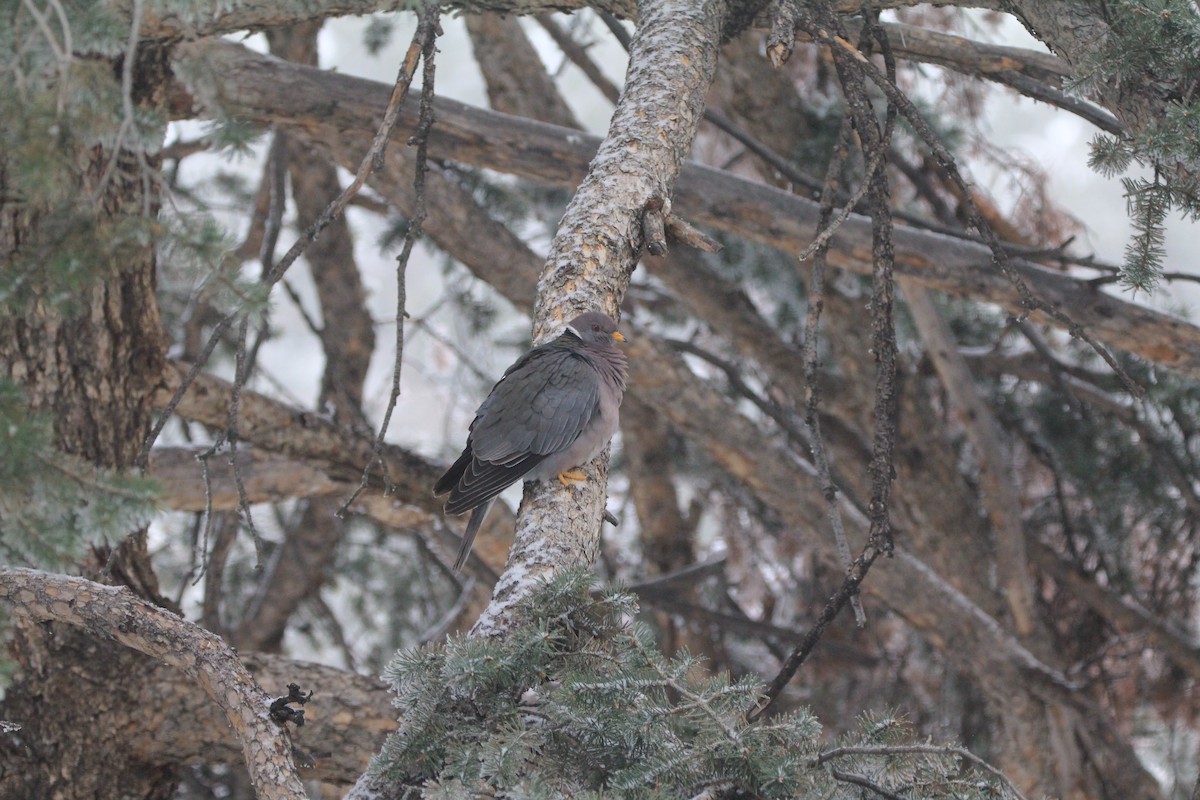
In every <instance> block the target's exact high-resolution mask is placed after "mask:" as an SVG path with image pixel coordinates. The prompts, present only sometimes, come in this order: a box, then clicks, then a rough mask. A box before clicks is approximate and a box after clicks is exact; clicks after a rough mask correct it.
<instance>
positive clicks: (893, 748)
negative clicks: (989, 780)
mask: <svg viewBox="0 0 1200 800" xmlns="http://www.w3.org/2000/svg"><path fill="white" fill-rule="evenodd" d="M914 753H921V754H927V755H940V756H956V757H958V758H961V759H963V760H965V761H970V762H971V763H972V764H974V765H975V766H977V767H979V768H980V769H982V770H984V771H985V772H988V773H990V774H992V775H993V776H995V777H996V778H998V779H999V780H1000V781H1001V782H1002V783H1003V784H1004V785H1005V786H1006V787H1007V788H1008V790H1009V791H1010V792H1012V793H1013V795H1014V796H1015V797H1017V799H1018V800H1025V795H1023V794H1021V792H1020V790H1019V789H1017V787H1016V786H1014V785H1013V783H1012V781H1010V780H1009V779H1008V777H1007V776H1006V775H1005V774H1004V773H1003V772H1001V771H1000V770H998V769H996V768H995V767H993V766H992V765H991V764H989V763H988V762H987V761H984V760H983V759H982V758H980V757H979V756H977V755H975V754H974V753H972V752H971V751H970V750H967V749H966V748H965V747H953V746H950V745H933V744H901V745H848V746H846V747H835V748H834V749H832V750H826V751H825V752H823V753H821V754H820V755H818V756H817V757H816V758H815V759H813V762H812V763H813V765H814V766H816V765H820V764H824V763H826V762H827V761H832V760H833V759H835V758H841V757H842V756H872V755H882V756H895V755H910V754H914Z"/></svg>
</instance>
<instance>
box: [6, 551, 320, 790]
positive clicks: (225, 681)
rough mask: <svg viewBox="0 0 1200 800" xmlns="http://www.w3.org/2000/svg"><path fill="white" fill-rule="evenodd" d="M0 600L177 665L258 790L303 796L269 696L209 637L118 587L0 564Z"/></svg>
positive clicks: (27, 614) (18, 611)
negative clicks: (221, 717) (230, 738)
mask: <svg viewBox="0 0 1200 800" xmlns="http://www.w3.org/2000/svg"><path fill="white" fill-rule="evenodd" d="M0 600H3V601H4V602H5V604H6V605H7V606H8V607H9V609H10V611H11V612H12V613H13V614H15V615H16V616H17V617H20V618H25V619H28V620H33V621H36V622H63V623H67V624H68V625H75V626H78V627H81V628H84V629H85V630H87V631H89V632H90V633H91V634H92V635H93V636H96V637H98V638H102V639H105V638H111V639H115V640H116V641H118V642H120V643H121V644H123V645H125V646H126V647H130V648H132V649H134V650H137V651H139V652H141V653H145V654H146V655H148V656H151V657H153V658H156V659H158V660H159V661H162V662H163V663H164V664H168V665H170V666H172V667H175V668H177V669H179V670H181V671H183V672H184V673H185V674H187V675H188V676H189V677H190V678H192V679H193V680H194V681H195V682H196V683H197V684H199V686H200V688H201V689H203V691H204V693H205V694H207V695H208V697H210V698H211V699H212V701H213V702H214V703H216V704H217V705H218V706H219V707H220V708H221V709H222V711H223V712H224V713H225V718H226V720H227V721H228V723H229V725H230V727H232V728H233V731H234V734H235V735H236V736H237V738H238V739H239V741H240V742H241V748H242V754H243V756H244V758H245V762H246V767H247V768H248V769H249V770H250V776H251V779H252V780H253V782H254V786H255V789H256V791H257V792H258V796H259V797H260V798H262V800H287V799H288V798H292V799H293V800H303V798H305V797H307V796H308V795H307V794H306V793H305V791H304V787H303V785H302V784H301V783H300V779H299V778H298V777H297V775H296V767H295V765H294V764H293V763H292V751H291V744H290V742H289V740H288V735H287V733H286V732H285V731H284V729H283V728H282V727H281V726H280V725H279V724H278V723H276V722H274V721H273V720H272V719H271V718H270V716H269V713H268V708H269V706H270V704H271V699H270V698H269V697H268V696H267V695H266V694H265V693H264V692H263V691H262V690H261V689H260V688H259V687H258V685H257V684H256V683H255V681H254V679H253V678H252V677H251V676H250V674H249V673H248V672H247V671H246V669H245V667H243V666H242V664H241V663H240V662H239V661H238V659H237V656H236V655H235V654H234V652H233V650H231V649H230V648H229V646H228V645H226V644H225V642H223V641H222V640H221V639H220V638H219V637H217V636H216V635H214V634H212V633H209V632H208V631H206V630H204V629H203V628H200V627H199V626H196V625H193V624H192V623H190V622H187V621H186V620H184V619H182V618H181V617H179V616H177V615H175V614H173V613H171V612H170V611H167V610H165V609H163V608H160V607H158V606H156V605H154V604H153V603H149V602H147V601H145V600H142V599H141V598H139V597H136V596H135V595H134V594H133V593H132V592H131V591H129V590H128V589H126V588H124V587H114V586H105V585H103V584H99V583H95V582H93V581H89V580H85V579H83V578H72V577H68V576H65V575H54V574H51V573H47V572H39V571H37V570H30V569H14V568H7V567H6V568H2V569H0Z"/></svg>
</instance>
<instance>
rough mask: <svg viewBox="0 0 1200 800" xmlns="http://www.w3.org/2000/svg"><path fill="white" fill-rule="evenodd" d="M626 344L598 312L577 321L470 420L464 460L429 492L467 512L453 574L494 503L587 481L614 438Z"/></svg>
mask: <svg viewBox="0 0 1200 800" xmlns="http://www.w3.org/2000/svg"><path fill="white" fill-rule="evenodd" d="M614 341H616V342H623V341H625V337H624V336H622V335H621V334H620V333H619V332H618V331H617V324H616V323H615V322H613V321H612V319H611V318H610V317H609V316H608V315H606V314H602V313H600V312H598V311H589V312H587V313H586V314H580V315H579V316H578V317H576V318H575V319H574V320H572V321H571V323H570V324H569V325H567V329H566V330H565V331H564V332H563V333H562V335H561V336H559V337H558V338H557V339H555V340H554V341H552V342H547V343H546V344H543V345H541V346H539V347H535V348H533V349H532V350H530V351H529V352H528V353H526V354H525V355H523V356H521V357H520V358H519V359H517V362H516V363H515V364H513V365H512V366H511V367H509V368H508V369H507V370H506V371H505V373H504V377H502V378H501V379H500V381H499V382H498V383H497V384H496V385H495V386H493V387H492V391H491V394H489V395H488V397H487V399H486V400H484V401H483V404H482V405H481V406H479V410H478V411H476V412H475V420H474V421H473V422H472V423H471V428H470V433H469V434H467V446H466V448H464V449H463V452H462V455H461V456H459V457H458V460H457V461H455V462H454V465H453V466H451V467H450V469H448V470H446V474H445V475H443V476H442V477H441V478H440V479H439V480H438V482H437V484H436V485H434V487H433V493H434V494H435V495H442V494H446V493H447V492H449V493H450V497H449V498H447V500H446V513H447V514H462V513H465V512H467V511H470V512H471V519H470V520H469V521H468V522H467V531H466V533H464V534H463V541H462V547H461V548H460V549H459V551H458V558H457V559H456V560H455V562H454V570H455V571H456V572H457V571H458V570H459V569H461V568H462V565H463V562H464V561H466V559H467V554H468V553H470V552H471V544H472V543H473V542H474V541H475V534H476V533H478V532H479V526H480V525H482V524H483V520H484V518H485V517H486V516H487V513H488V510H489V509H490V508H491V507H492V502H493V501H494V500H495V499H496V496H497V495H499V494H500V493H501V492H502V491H504V490H505V489H507V488H508V487H509V486H511V485H512V484H514V483H516V482H517V480H519V479H521V478H524V479H525V480H530V481H532V480H548V479H550V478H557V479H558V480H559V481H560V482H561V483H562V484H563V485H570V484H572V483H580V482H582V481H584V480H586V479H587V477H586V476H585V475H584V474H583V471H582V470H579V469H576V468H577V467H580V466H582V465H584V464H586V463H588V462H589V461H591V460H592V459H593V458H595V457H596V456H597V455H599V454H600V451H601V450H603V449H604V446H605V445H607V444H608V440H609V439H611V438H612V435H613V434H614V433H615V432H616V430H617V414H618V411H619V409H620V406H621V398H622V397H623V396H624V395H625V372H626V366H627V363H628V362H627V361H626V359H625V354H624V353H622V352H621V351H620V350H618V349H617V348H616V347H615V346H614V345H613V342H614Z"/></svg>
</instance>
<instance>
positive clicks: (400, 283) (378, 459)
mask: <svg viewBox="0 0 1200 800" xmlns="http://www.w3.org/2000/svg"><path fill="white" fill-rule="evenodd" d="M440 15H441V4H440V3H430V4H428V5H424V6H422V7H421V9H420V10H419V11H418V12H417V31H418V32H419V33H420V34H421V58H422V61H423V64H424V65H423V68H422V73H421V106H420V117H419V119H418V121H417V130H416V132H415V133H414V134H413V135H412V138H411V139H409V144H410V145H413V144H415V145H416V147H417V154H416V164H415V172H414V174H413V195H414V199H413V207H414V210H413V215H412V217H411V218H410V219H409V221H408V229H407V230H406V231H405V232H404V247H403V248H401V250H400V255H399V256H398V257H397V258H396V355H395V361H394V362H393V364H392V390H391V393H390V394H389V396H388V404H387V409H386V410H385V411H384V414H383V421H382V422H381V423H380V425H379V433H378V435H376V437H375V444H374V445H373V446H372V448H371V458H370V460H368V461H367V463H366V465H365V466H364V467H363V472H362V479H361V480H360V481H359V485H358V488H357V489H355V490H354V492H353V493H352V494H351V495H350V497H349V498H347V499H346V501H345V502H344V503H342V505H341V507H340V508H339V509H338V510H337V515H338V516H339V517H341V516H344V515H345V513H346V510H347V509H348V508H349V507H350V506H351V505H352V504H353V503H354V501H355V500H357V499H358V496H359V495H360V494H362V492H363V490H365V489H366V488H367V483H368V482H369V481H370V478H371V468H372V467H373V466H374V465H375V464H376V463H378V464H379V465H380V466H381V467H382V468H383V471H384V482H385V484H386V485H387V486H388V487H389V488H388V489H386V490H385V491H390V483H391V479H390V478H389V477H388V474H387V462H386V461H384V458H383V439H384V437H385V436H386V435H387V429H388V425H389V424H390V423H391V420H392V413H393V412H394V411H395V410H396V402H397V400H398V399H399V398H400V369H401V366H402V364H403V361H404V318H405V316H407V314H406V312H405V310H404V307H405V305H406V304H407V293H406V290H405V273H406V272H407V270H408V261H409V258H410V257H411V256H412V251H413V247H414V246H415V245H416V243H417V240H418V239H420V238H421V235H422V227H423V226H424V224H425V214H426V202H425V174H426V172H427V170H428V154H429V129H430V128H431V127H432V126H433V97H434V92H433V89H434V80H435V76H436V62H435V55H436V53H437V37H438V36H439V35H440V34H441V26H440V24H439V16H440ZM414 42H415V37H414ZM380 165H381V164H380Z"/></svg>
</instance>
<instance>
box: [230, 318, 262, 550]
mask: <svg viewBox="0 0 1200 800" xmlns="http://www.w3.org/2000/svg"><path fill="white" fill-rule="evenodd" d="M249 324H250V318H249V317H245V316H244V317H242V320H241V322H240V323H238V340H237V361H236V366H235V368H234V381H233V387H232V389H231V390H230V393H229V421H228V423H227V424H226V436H227V438H228V440H229V466H231V467H233V482H234V485H236V486H237V493H238V511H239V512H240V513H241V515H242V519H244V520H245V522H246V529H247V530H249V531H250V538H251V539H252V540H253V541H254V571H255V572H262V570H263V568H264V557H265V556H266V544H265V543H264V542H263V538H262V535H261V534H259V532H258V528H257V527H255V525H254V515H253V514H251V513H250V499H249V497H247V495H246V482H245V481H244V480H242V471H241V468H240V467H239V466H238V463H237V446H238V430H237V429H238V409H239V407H240V406H241V399H242V386H243V385H244V384H245V382H246V373H247V372H248V371H249V366H248V364H247V363H246V329H247V328H248V327H249Z"/></svg>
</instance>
